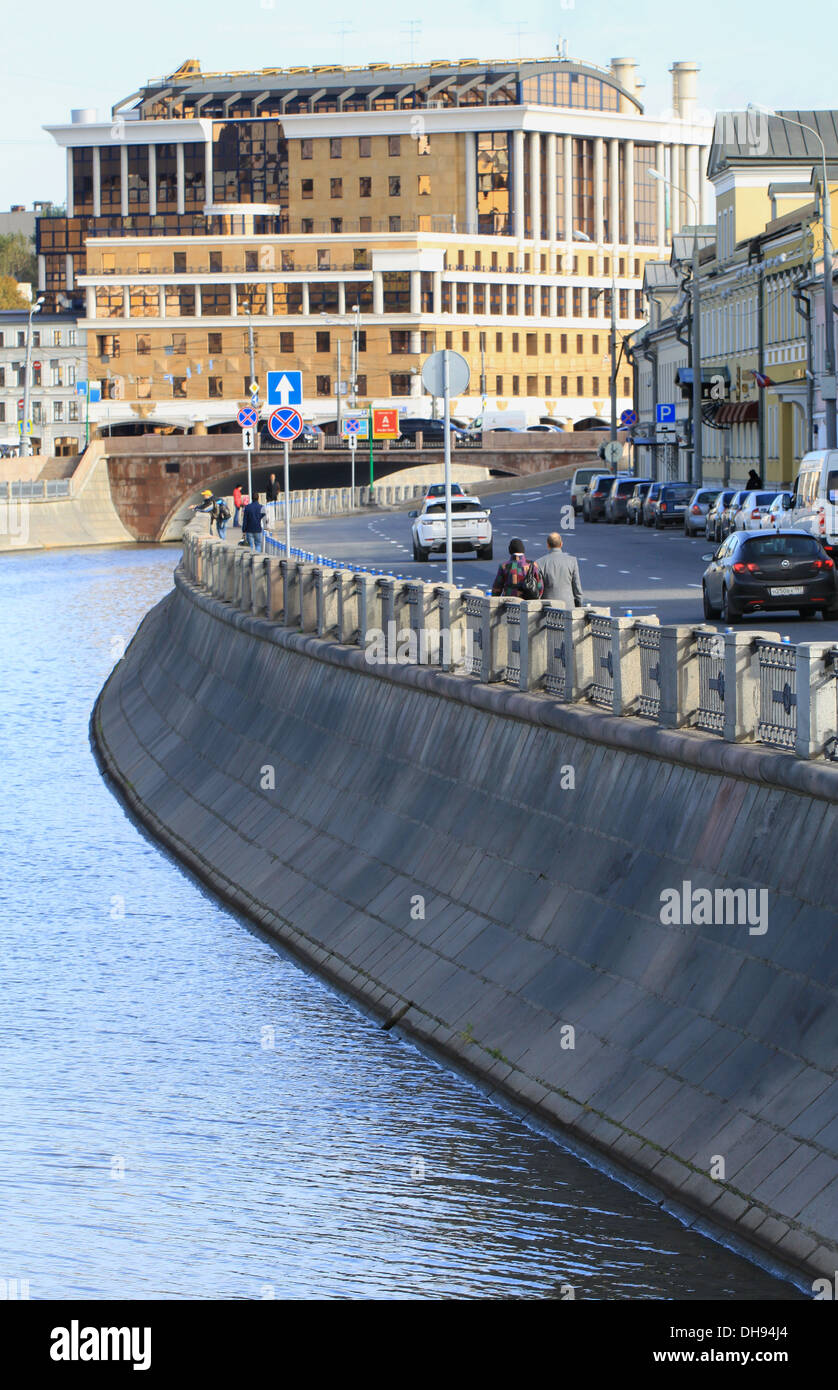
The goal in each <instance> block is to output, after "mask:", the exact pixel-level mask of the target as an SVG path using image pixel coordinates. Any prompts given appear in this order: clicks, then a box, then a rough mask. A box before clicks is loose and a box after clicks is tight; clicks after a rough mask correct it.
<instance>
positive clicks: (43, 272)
mask: <svg viewBox="0 0 838 1390" xmlns="http://www.w3.org/2000/svg"><path fill="white" fill-rule="evenodd" d="M67 261H69V262H70V264H71V265H72V262H73V258H72V256H65V257H64V276H65V280H66V276H67ZM46 287H47V258H46V256H39V257H38V289H39V290H45V289H46ZM67 289H72V285H68V286H67Z"/></svg>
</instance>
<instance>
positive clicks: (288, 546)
mask: <svg viewBox="0 0 838 1390" xmlns="http://www.w3.org/2000/svg"><path fill="white" fill-rule="evenodd" d="M290 447H291V446H290V444H289V443H288V440H287V439H286V440H284V441H283V445H282V448H283V452H284V453H285V558H286V560H290V559H291V483H290V479H291V470H290V467H289V462H288V453H289V450H290ZM286 592H287V590H286Z"/></svg>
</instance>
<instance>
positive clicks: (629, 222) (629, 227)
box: [623, 140, 634, 250]
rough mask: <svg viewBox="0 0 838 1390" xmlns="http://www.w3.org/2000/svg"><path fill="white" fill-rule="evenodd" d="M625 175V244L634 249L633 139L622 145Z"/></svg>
mask: <svg viewBox="0 0 838 1390" xmlns="http://www.w3.org/2000/svg"><path fill="white" fill-rule="evenodd" d="M623 148H624V151H625V161H624V166H623V167H624V169H625V175H626V191H625V199H626V245H627V246H628V247H630V248H631V249H632V250H633V249H634V141H633V140H627V141H626V143H625V145H624V147H623Z"/></svg>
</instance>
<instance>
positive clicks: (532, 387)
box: [527, 376, 538, 396]
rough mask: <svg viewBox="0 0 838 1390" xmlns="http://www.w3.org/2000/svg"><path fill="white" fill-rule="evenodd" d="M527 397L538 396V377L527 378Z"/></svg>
mask: <svg viewBox="0 0 838 1390" xmlns="http://www.w3.org/2000/svg"><path fill="white" fill-rule="evenodd" d="M527 395H528V396H537V395H538V377H537V376H528V377H527Z"/></svg>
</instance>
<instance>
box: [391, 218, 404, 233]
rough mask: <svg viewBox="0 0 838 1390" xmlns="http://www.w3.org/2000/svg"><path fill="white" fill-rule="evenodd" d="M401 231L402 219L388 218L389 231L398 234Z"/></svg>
mask: <svg viewBox="0 0 838 1390" xmlns="http://www.w3.org/2000/svg"><path fill="white" fill-rule="evenodd" d="M401 229H402V219H401V218H400V217H391V218H390V231H391V232H400V231H401Z"/></svg>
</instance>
